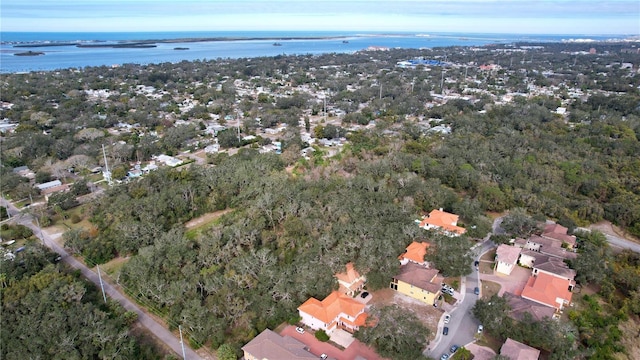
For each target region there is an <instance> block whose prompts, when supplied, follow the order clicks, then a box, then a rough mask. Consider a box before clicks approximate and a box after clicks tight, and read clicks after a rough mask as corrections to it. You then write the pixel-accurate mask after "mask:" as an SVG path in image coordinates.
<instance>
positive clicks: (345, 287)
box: [334, 262, 367, 296]
mask: <svg viewBox="0 0 640 360" xmlns="http://www.w3.org/2000/svg"><path fill="white" fill-rule="evenodd" d="M334 276H335V278H336V279H337V280H338V286H339V288H338V291H339V292H341V293H343V294H346V295H348V296H354V295H355V294H356V292H358V291H360V290H362V288H363V287H364V284H365V282H366V281H367V279H366V278H365V277H364V276H362V275H360V273H359V272H358V271H357V270H356V268H355V267H354V266H353V263H351V262H350V263H347V265H346V272H343V273H337V274H335V275H334Z"/></svg>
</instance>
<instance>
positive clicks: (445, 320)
mask: <svg viewBox="0 0 640 360" xmlns="http://www.w3.org/2000/svg"><path fill="white" fill-rule="evenodd" d="M450 320H451V315H449V314H447V315H445V316H444V323H445V324H448V323H449V321H450Z"/></svg>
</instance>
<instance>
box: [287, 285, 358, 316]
mask: <svg viewBox="0 0 640 360" xmlns="http://www.w3.org/2000/svg"><path fill="white" fill-rule="evenodd" d="M364 308H365V305H364V304H362V303H359V302H358V301H356V300H354V299H352V298H350V297H347V296H344V295H342V294H341V293H339V292H338V291H334V292H332V293H331V294H329V296H327V297H326V298H324V300H322V301H319V300H317V299H315V298H310V299H309V300H307V301H305V302H304V303H303V304H302V305H300V306H299V307H298V310H300V311H302V312H305V313H307V314H309V315H311V316H313V317H314V318H316V319H318V320H320V321H322V322H324V323H325V324H329V323H331V322H332V321H334V320H335V319H336V318H337V317H338V316H339V315H340V314H345V315H349V316H351V317H352V318H356V317H357V316H358V315H360V313H362V312H363V311H364Z"/></svg>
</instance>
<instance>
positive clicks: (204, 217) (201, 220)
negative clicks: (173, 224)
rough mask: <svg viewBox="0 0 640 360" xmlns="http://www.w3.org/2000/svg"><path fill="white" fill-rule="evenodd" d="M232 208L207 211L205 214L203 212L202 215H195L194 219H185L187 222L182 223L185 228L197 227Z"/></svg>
mask: <svg viewBox="0 0 640 360" xmlns="http://www.w3.org/2000/svg"><path fill="white" fill-rule="evenodd" d="M232 210H233V209H224V210H220V211H214V212H211V213H207V214H204V215H202V216H200V217H197V218H195V219H191V220H189V221H187V223H186V224H184V226H185V227H186V228H187V229H193V228H195V227H198V226H200V225H203V224H207V223H209V222H211V221H213V220H215V219H217V218H219V217H220V216H222V215H224V214H226V213H228V212H230V211H232Z"/></svg>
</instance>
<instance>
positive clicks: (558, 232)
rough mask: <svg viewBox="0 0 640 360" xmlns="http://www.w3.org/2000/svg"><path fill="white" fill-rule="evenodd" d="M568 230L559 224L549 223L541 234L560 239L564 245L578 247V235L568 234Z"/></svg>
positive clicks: (548, 237)
mask: <svg viewBox="0 0 640 360" xmlns="http://www.w3.org/2000/svg"><path fill="white" fill-rule="evenodd" d="M568 230H569V229H567V228H566V227H564V226H562V225H559V224H554V223H552V224H547V225H546V226H545V227H544V231H543V232H542V235H541V236H542V237H543V238H545V239H550V240H556V241H560V243H561V245H564V247H566V248H570V249H573V248H575V247H576V237H575V236H574V235H569V234H567V231H568Z"/></svg>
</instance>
